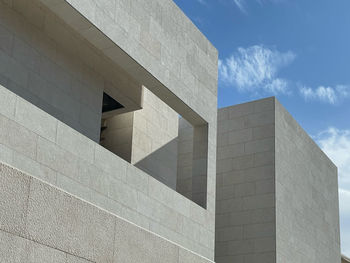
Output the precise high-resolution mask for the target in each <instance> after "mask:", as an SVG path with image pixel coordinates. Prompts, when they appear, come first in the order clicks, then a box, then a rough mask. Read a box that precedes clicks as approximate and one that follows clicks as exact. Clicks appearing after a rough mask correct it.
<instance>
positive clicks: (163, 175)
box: [134, 137, 178, 190]
mask: <svg viewBox="0 0 350 263" xmlns="http://www.w3.org/2000/svg"><path fill="white" fill-rule="evenodd" d="M134 165H135V166H136V167H138V168H139V169H141V170H142V171H144V172H146V173H148V174H149V175H151V176H152V177H154V178H155V179H157V180H158V181H160V182H162V183H164V184H165V185H167V186H168V187H170V188H172V189H173V190H176V181H177V165H178V137H176V138H175V139H173V140H171V141H169V142H168V143H166V144H165V145H163V146H161V147H160V148H158V149H157V150H155V151H153V152H152V153H151V154H149V155H147V156H146V157H145V158H143V159H141V160H140V161H138V162H136V163H135V164H134Z"/></svg>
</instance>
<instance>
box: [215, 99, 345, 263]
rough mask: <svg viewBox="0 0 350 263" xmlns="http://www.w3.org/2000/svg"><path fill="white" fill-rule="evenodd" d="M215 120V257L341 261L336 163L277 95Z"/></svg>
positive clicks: (222, 111)
mask: <svg viewBox="0 0 350 263" xmlns="http://www.w3.org/2000/svg"><path fill="white" fill-rule="evenodd" d="M218 119H219V121H218V153H217V158H218V164H217V165H218V169H217V210H216V249H215V260H216V262H218V263H226V262H243V263H245V262H250V263H254V262H259V263H260V262H279V263H286V262H302V263H304V262H305V263H306V262H324V263H326V262H340V245H339V208H338V185H337V169H336V167H335V166H334V164H333V163H332V162H331V161H330V160H329V159H328V158H327V156H326V155H325V154H324V153H323V152H322V151H321V150H320V149H319V147H318V146H317V145H316V144H315V142H313V141H312V139H311V138H310V137H309V136H308V135H307V133H306V132H305V131H304V130H303V129H302V128H301V127H300V126H299V125H298V124H297V122H296V121H295V120H294V119H293V118H292V117H291V115H290V114H289V113H288V112H287V111H286V110H285V109H284V108H283V107H282V106H281V104H280V103H279V102H278V101H277V100H276V99H275V98H267V99H263V100H258V101H253V102H249V103H244V104H241V105H236V106H232V107H227V108H224V109H220V110H219V113H218Z"/></svg>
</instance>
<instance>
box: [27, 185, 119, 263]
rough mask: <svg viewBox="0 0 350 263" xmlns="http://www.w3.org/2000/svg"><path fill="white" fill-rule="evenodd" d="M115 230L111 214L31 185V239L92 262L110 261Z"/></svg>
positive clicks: (42, 186) (51, 190)
mask: <svg viewBox="0 0 350 263" xmlns="http://www.w3.org/2000/svg"><path fill="white" fill-rule="evenodd" d="M114 227H115V219H114V218H113V216H111V215H110V214H107V213H106V212H103V211H101V210H99V209H97V208H95V207H93V206H91V205H89V204H87V203H84V202H82V201H80V200H78V199H76V198H74V197H72V196H70V195H68V194H66V193H63V192H60V191H58V190H56V189H55V188H53V187H50V186H48V185H45V184H43V183H40V182H38V181H33V182H32V186H31V192H30V197H29V203H28V214H27V227H26V231H27V235H28V236H29V237H31V239H32V240H34V241H37V242H40V243H41V244H44V245H47V246H50V247H53V248H56V249H59V250H63V251H66V252H68V253H70V254H73V255H75V256H79V257H82V258H86V259H89V260H91V261H97V262H111V261H112V258H113V243H114V242H113V240H114Z"/></svg>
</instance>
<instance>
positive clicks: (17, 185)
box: [0, 164, 31, 240]
mask: <svg viewBox="0 0 350 263" xmlns="http://www.w3.org/2000/svg"><path fill="white" fill-rule="evenodd" d="M30 183H31V180H30V178H29V177H24V176H22V174H21V173H20V172H19V171H17V170H15V169H13V168H10V167H8V166H5V165H3V164H0V188H1V189H0V215H1V216H0V229H1V230H4V231H6V232H10V233H14V234H17V235H23V234H24V233H25V229H26V213H27V205H28V196H29V188H30ZM0 240H1V239H0Z"/></svg>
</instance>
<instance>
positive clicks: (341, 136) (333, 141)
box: [316, 128, 350, 256]
mask: <svg viewBox="0 0 350 263" xmlns="http://www.w3.org/2000/svg"><path fill="white" fill-rule="evenodd" d="M316 141H317V142H318V144H319V145H320V147H321V148H322V150H323V151H324V152H325V153H326V154H327V155H328V156H329V157H330V158H331V160H332V161H333V162H334V163H335V164H336V165H337V167H338V173H339V188H340V189H339V208H340V223H341V233H342V235H341V239H342V252H343V253H344V254H346V255H348V256H350V130H339V129H336V128H328V129H327V130H326V131H323V132H321V133H320V134H319V135H317V136H316Z"/></svg>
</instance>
